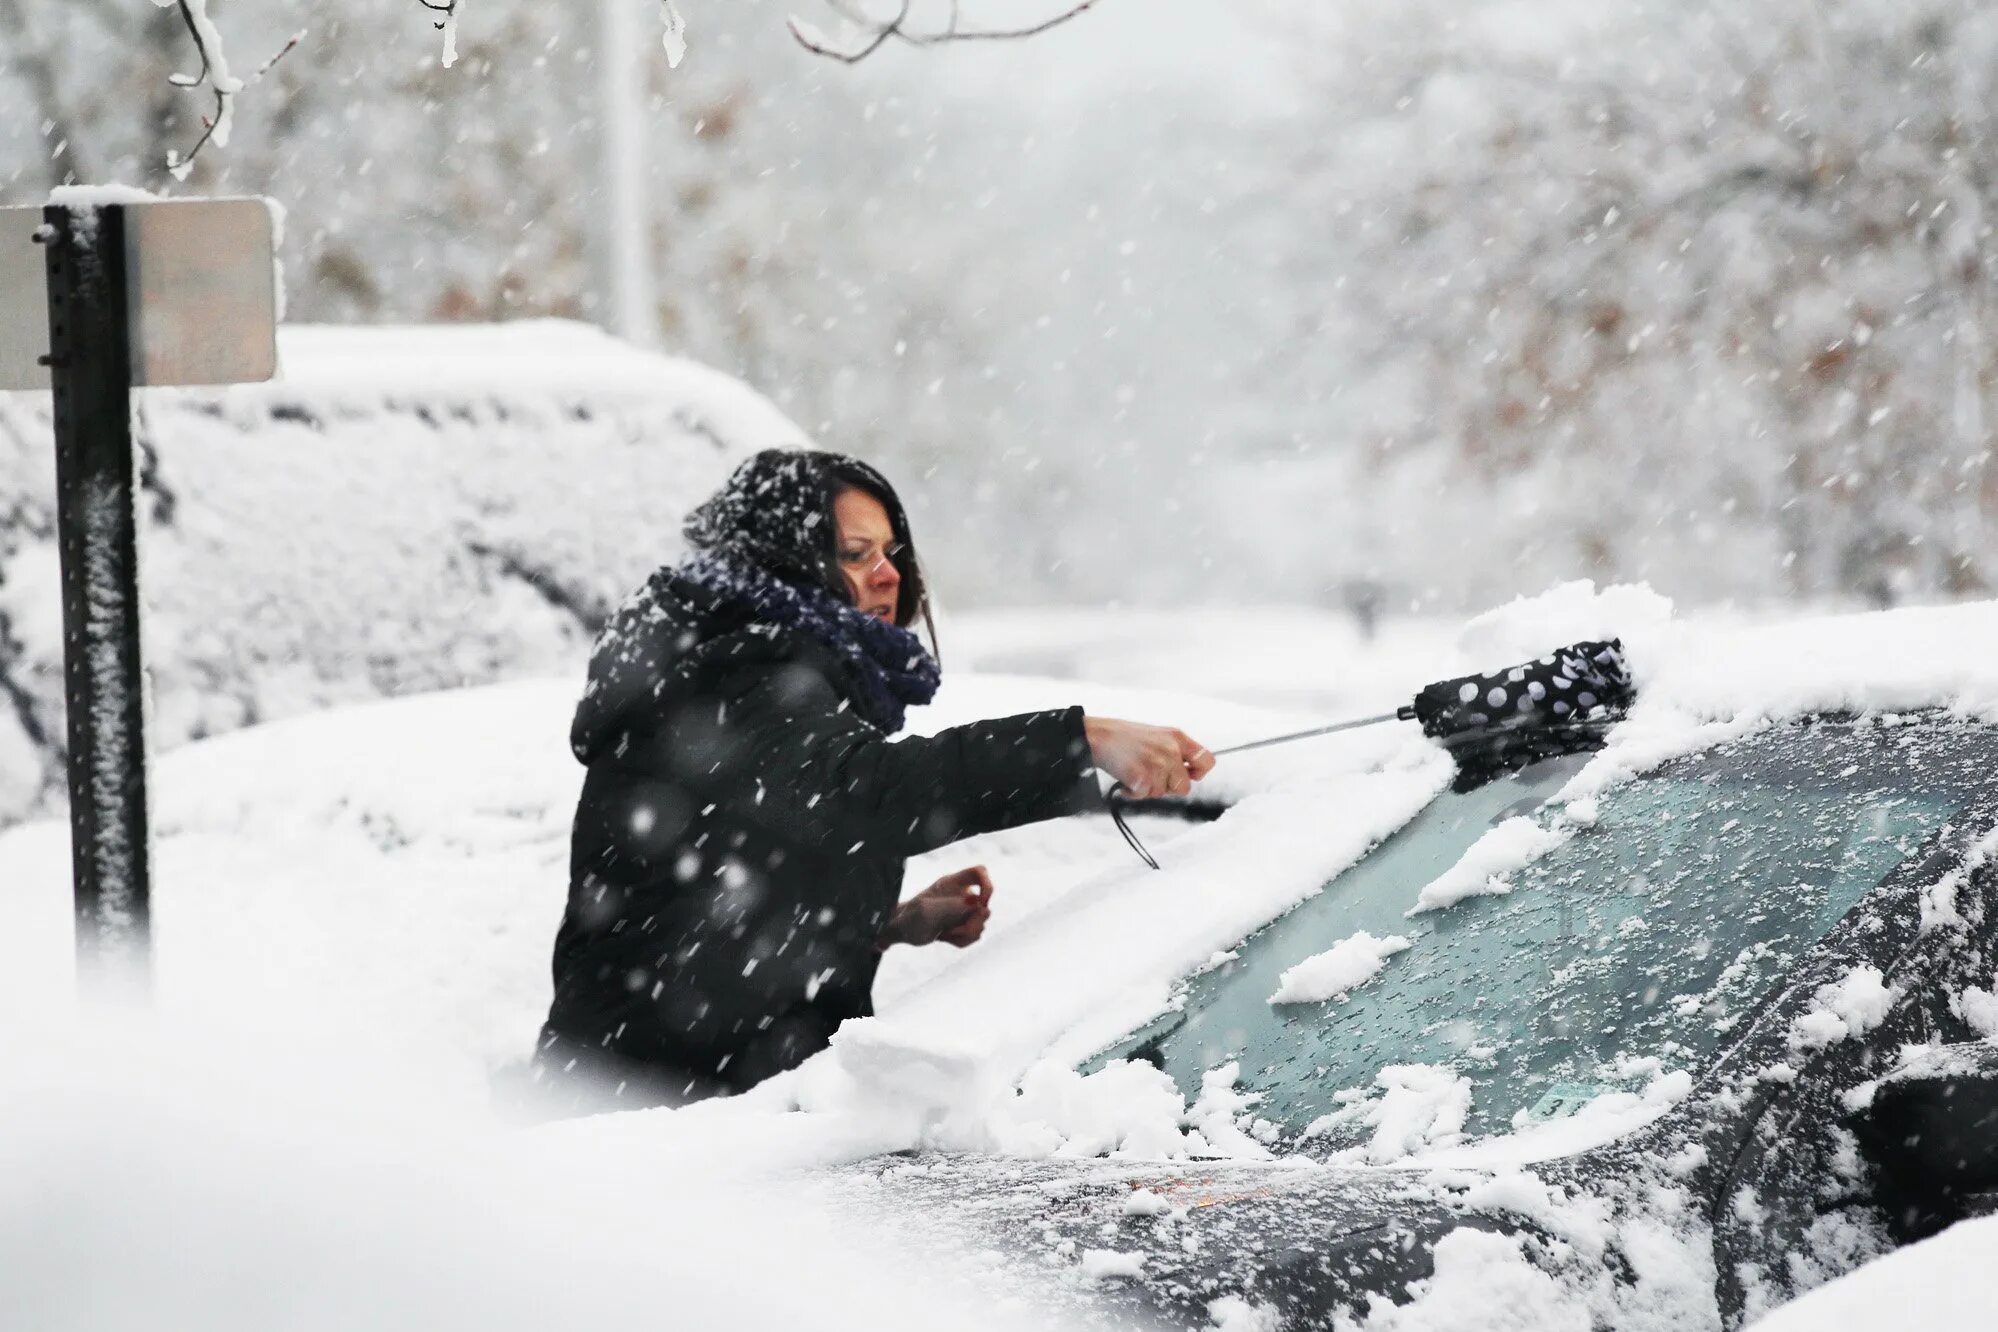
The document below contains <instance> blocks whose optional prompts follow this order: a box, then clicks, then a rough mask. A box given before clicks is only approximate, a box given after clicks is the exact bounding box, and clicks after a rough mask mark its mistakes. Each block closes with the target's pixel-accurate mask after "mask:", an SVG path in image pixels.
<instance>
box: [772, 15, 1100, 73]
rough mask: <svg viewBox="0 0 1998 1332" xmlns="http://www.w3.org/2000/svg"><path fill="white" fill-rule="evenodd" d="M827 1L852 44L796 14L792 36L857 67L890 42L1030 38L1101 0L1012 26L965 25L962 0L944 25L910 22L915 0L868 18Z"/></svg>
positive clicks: (925, 43) (937, 43) (931, 43)
mask: <svg viewBox="0 0 1998 1332" xmlns="http://www.w3.org/2000/svg"><path fill="white" fill-rule="evenodd" d="M826 3H827V5H829V6H830V7H831V8H832V9H833V10H834V11H836V12H837V13H838V14H839V15H840V17H841V18H843V19H845V20H846V22H847V24H848V26H850V27H852V28H854V29H855V30H856V31H857V32H858V34H859V36H858V40H857V41H856V42H854V43H853V44H851V45H847V46H844V47H842V46H841V45H839V44H837V43H835V42H834V41H833V40H832V39H831V38H830V37H828V36H826V35H825V34H824V33H822V32H820V31H819V30H818V29H817V28H815V27H813V26H812V25H811V24H809V23H806V22H804V21H803V20H802V19H798V18H795V17H794V18H792V19H791V21H790V24H791V36H792V37H793V38H795V39H796V40H797V42H798V45H800V46H802V47H804V48H805V49H806V50H807V51H810V52H811V53H812V54H814V55H822V56H825V57H826V58H828V59H830V60H838V61H842V62H844V63H846V64H849V65H857V64H859V63H860V62H861V61H863V60H865V59H867V57H869V56H871V55H873V54H874V53H875V52H876V51H878V50H880V49H881V48H882V47H883V46H885V45H887V44H888V43H889V42H891V41H899V42H906V43H908V44H909V45H911V46H941V45H943V44H944V43H946V42H990V41H1017V40H1019V39H1021V38H1025V37H1034V36H1037V35H1039V34H1040V33H1044V32H1047V31H1048V30H1049V29H1051V28H1058V27H1060V26H1061V25H1062V24H1064V23H1067V22H1069V21H1070V20H1072V19H1075V18H1078V17H1080V16H1081V15H1083V14H1085V13H1087V12H1088V11H1090V10H1092V9H1094V8H1095V7H1096V6H1097V5H1098V4H1099V3H1101V0H1075V3H1073V4H1071V5H1070V6H1069V7H1068V8H1067V9H1064V10H1062V11H1061V12H1060V13H1057V14H1053V15H1050V16H1049V17H1047V18H1044V19H1041V20H1039V21H1037V22H1033V23H1028V24H1025V25H1023V26H1019V27H1011V28H983V27H966V26H965V25H964V22H963V13H962V10H963V4H962V0H950V9H949V17H948V18H947V19H946V20H945V21H944V23H943V25H942V26H941V27H928V28H926V27H919V26H916V25H914V24H912V23H911V22H910V16H911V12H912V11H913V9H914V7H915V0H898V8H897V10H896V13H895V16H894V17H893V18H889V19H881V18H876V17H873V16H870V15H869V14H867V13H866V12H865V11H864V10H862V9H861V8H860V6H859V5H858V4H856V3H854V0H826Z"/></svg>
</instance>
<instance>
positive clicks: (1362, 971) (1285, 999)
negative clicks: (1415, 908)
mask: <svg viewBox="0 0 1998 1332" xmlns="http://www.w3.org/2000/svg"><path fill="white" fill-rule="evenodd" d="M1407 947H1408V940H1407V939H1405V938H1403V937H1402V936H1401V935H1399V934H1391V935H1389V936H1388V937H1387V938H1385V939H1376V938H1375V937H1374V936H1373V935H1371V934H1369V933H1367V932H1366V931H1365V930H1361V931H1360V932H1359V933H1358V934H1355V935H1352V936H1351V937H1350V938H1345V939H1341V940H1340V941H1339V942H1338V943H1336V944H1333V945H1332V947H1330V948H1328V949H1327V950H1325V951H1324V952H1322V953H1317V954H1314V955H1313V956H1311V957H1307V958H1305V959H1304V961H1302V962H1300V963H1298V964H1297V965H1296V966H1294V967H1291V968H1290V969H1289V970H1287V971H1285V972H1284V973H1283V976H1282V977H1281V978H1280V979H1279V980H1278V982H1277V990H1276V993H1275V994H1273V995H1271V996H1270V1002H1271V1003H1272V1004H1315V1003H1319V1002H1322V1001H1323V1000H1326V999H1337V1000H1340V1001H1341V1002H1343V1001H1344V1000H1345V998H1346V996H1347V994H1348V993H1350V992H1351V991H1353V990H1356V989H1358V988H1359V987H1360V986H1362V985H1365V984H1366V983H1367V982H1368V981H1370V980H1372V979H1373V978H1374V977H1375V976H1376V975H1378V974H1380V970H1381V968H1382V967H1384V966H1386V965H1387V960H1388V959H1389V958H1390V957H1393V956H1394V955H1395V954H1396V953H1399V952H1401V951H1402V950H1404V949H1406V948H1407Z"/></svg>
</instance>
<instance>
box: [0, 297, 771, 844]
mask: <svg viewBox="0 0 1998 1332" xmlns="http://www.w3.org/2000/svg"><path fill="white" fill-rule="evenodd" d="M278 354H279V359H280V363H281V366H282V376H281V378H279V379H277V380H275V381H273V382H271V383H268V384H242V385H235V386H232V387H228V388H217V389H149V390H147V391H146V392H145V393H144V394H143V395H142V399H141V401H140V404H139V411H138V416H137V422H136V425H137V445H138V448H139V450H140V455H141V457H140V467H139V491H140V493H139V521H140V528H141V556H142V559H143V561H144V573H143V576H142V580H141V592H142V595H143V597H144V599H145V620H146V622H145V633H146V642H145V651H146V666H147V668H148V674H149V676H150V678H151V681H152V690H153V698H152V703H153V707H152V716H151V727H152V736H153V740H154V743H155V744H156V745H157V746H160V747H165V746H169V745H174V744H179V743H181V742H183V741H186V740H194V739H200V738H202V737H204V736H210V735H219V734H222V733H224V732H227V731H231V730H234V729H236V728H238V727H241V726H250V725H255V724H257V723H260V722H267V721H272V720H276V719H278V718H282V717H289V716H295V715H297V714H299V713H302V712H307V711H310V710H313V709H315V708H322V707H329V706H333V705H337V704H342V703H354V702H360V701H363V700H367V699H374V698H383V697H393V696H399V695H403V694H412V693H421V692H425V691H429V690H437V689H451V688H458V687H460V686H463V685H467V684H485V683H490V682H493V681H495V680H501V679H520V678H526V677H531V676H534V675H538V674H546V673H550V672H554V671H559V670H562V669H566V667H567V665H568V663H569V662H570V661H571V660H573V659H574V658H575V657H576V656H577V655H578V654H580V653H582V652H584V651H586V650H587V647H588V644H589V641H590V638H591V636H592V635H593V634H594V633H595V631H596V628H597V627H598V625H599V624H601V622H602V619H603V617H604V615H605V614H606V613H607V612H608V608H609V606H611V605H613V604H615V602H616V600H617V599H618V598H619V597H622V596H623V595H624V594H625V593H626V592H628V591H629V590H630V589H631V588H632V587H633V586H635V585H636V584H637V583H638V582H639V580H641V579H642V578H643V577H644V576H645V575H646V574H647V573H648V572H650V571H651V569H652V568H653V567H654V566H655V565H656V564H657V563H658V562H659V561H661V560H664V559H668V558H671V557H672V556H673V555H674V554H675V553H676V552H677V551H678V549H679V526H680V519H681V517H682V516H683V515H684V514H685V512H686V511H687V510H688V509H689V508H691V507H692V506H693V504H695V503H696V502H697V501H699V500H700V499H701V498H702V497H703V496H704V495H706V494H708V493H709V492H710V491H712V490H713V489H714V487H715V486H716V485H718V484H719V483H720V482H721V480H722V478H724V477H725V476H727V475H728V473H729V471H730V469H731V468H733V467H734V466H735V464H736V463H738V462H740V461H741V460H742V459H743V458H744V457H746V456H748V455H749V454H750V453H752V452H754V451H755V450H756V449H759V448H763V447H767V446H772V445H792V444H802V443H804V442H805V437H804V435H803V434H802V432H801V431H800V430H799V429H798V427H797V426H796V425H794V424H792V423H791V422H790V421H789V420H788V419H787V418H786V417H785V416H784V414H783V412H782V411H780V410H779V409H778V408H777V407H776V406H775V405H773V404H772V403H770V402H769V401H768V400H766V399H765V398H764V397H762V395H760V394H758V393H757V392H756V391H755V390H753V389H751V388H750V387H749V386H748V385H746V384H744V383H742V382H741V381H739V380H737V379H735V378H733V377H731V376H729V375H727V374H724V373H722V372H720V371H718V370H713V369H710V368H708V367H707V366H703V365H699V364H696V363H694V362H691V361H687V360H684V359H681V358H678V357H673V356H665V355H661V354H658V353H656V352H649V351H645V350H641V349H639V348H637V347H633V346H631V345H629V344H627V343H623V342H620V341H618V340H617V339H615V338H612V337H609V336H607V335H605V334H603V333H601V332H599V331H598V330H596V329H593V328H590V327H588V326H586V325H583V324H577V323H569V322H565V321H559V320H527V321H521V322H517V323H510V324H495V325H444V326H431V327H414V328H388V327H369V328H320V327H310V326H287V327H285V328H282V329H281V330H280V331H279V337H278ZM50 410H51V409H50V398H49V395H48V394H47V393H0V826H4V825H5V824H7V823H10V822H13V821H15V820H16V819H18V818H21V817H24V816H26V815H28V814H30V813H32V812H34V811H35V809H36V808H37V807H38V806H42V805H45V804H47V803H53V802H48V801H45V800H44V797H48V796H56V797H59V795H60V792H61V790H62V773H63V766H62V765H63V757H62V751H63V748H64V743H65V737H64V731H63V723H62V715H63V714H62V706H63V704H62V697H63V676H62V617H61V600H60V595H59V588H60V579H59V577H58V570H57V558H56V534H55V523H54V514H53V504H54V493H55V486H54V465H55V450H54V445H53V442H52V437H51V426H50V420H49V412H50Z"/></svg>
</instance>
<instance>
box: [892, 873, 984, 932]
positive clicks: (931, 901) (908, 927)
mask: <svg viewBox="0 0 1998 1332" xmlns="http://www.w3.org/2000/svg"><path fill="white" fill-rule="evenodd" d="M991 918H992V876H991V875H990V874H988V873H986V870H985V866H983V865H973V866H972V867H971V868H970V869H962V870H959V871H957V872H956V873H955V874H946V875H944V876H943V877H942V878H941V879H938V880H937V881H936V882H935V883H933V884H931V885H930V886H929V887H927V888H925V889H923V891H922V892H920V893H917V894H916V895H915V896H914V897H912V898H910V899H909V900H908V901H906V902H904V903H902V905H901V906H899V907H896V908H895V914H894V915H893V916H891V917H889V918H888V928H887V929H886V930H885V931H883V932H882V935H881V943H882V946H883V947H886V946H888V945H889V944H898V943H904V944H918V945H920V944H932V943H947V944H950V945H952V946H954V947H957V948H969V947H970V946H971V945H972V944H975V943H977V942H978V936H979V935H981V934H983V933H985V922H986V921H988V920H990V919H991Z"/></svg>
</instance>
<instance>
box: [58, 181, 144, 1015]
mask: <svg viewBox="0 0 1998 1332" xmlns="http://www.w3.org/2000/svg"><path fill="white" fill-rule="evenodd" d="M43 217H44V223H45V224H44V226H43V228H42V230H41V231H40V232H38V233H37V235H38V236H39V237H40V239H41V241H42V243H43V245H44V246H45V247H46V249H47V251H48V255H47V265H48V307H49V355H48V358H47V362H48V368H49V377H50V381H51V387H52V388H53V389H54V392H55V439H56V531H57V534H58V540H59V543H60V548H61V552H62V624H63V687H64V694H63V697H64V699H65V700H66V702H67V705H68V714H69V828H70V861H71V864H72V867H73V869H74V873H75V876H76V924H77V934H76V943H77V952H78V961H79V963H82V964H85V965H86V966H89V967H90V968H92V969H93V970H96V971H98V972H100V973H103V972H114V973H115V974H116V975H117V976H118V977H119V979H120V980H122V981H126V982H129V983H133V984H138V985H143V984H144V983H145V981H146V980H147V979H148V971H149V967H150V961H151V959H150V940H151V928H152V926H151V901H150V898H151V894H150V891H149V883H150V876H149V865H148V861H149V859H150V856H149V841H148V837H147V829H146V739H145V724H146V722H145V706H144V704H145V696H144V694H143V692H142V690H143V689H144V679H143V677H142V676H141V674H140V665H139V536H138V522H137V517H136V515H137V509H136V508H135V502H136V497H135V495H134V493H133V485H132V359H131V349H130V345H129V343H128V341H127V329H128V328H129V326H130V323H131V313H130V310H129V309H128V306H127V302H126V299H125V279H126V273H125V210H124V209H123V208H122V207H120V206H117V205H112V206H109V207H104V208H98V209H70V208H58V207H54V206H51V207H49V208H48V209H47V210H46V211H45V212H44V214H43Z"/></svg>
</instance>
